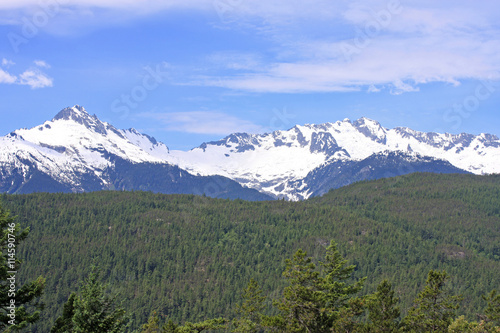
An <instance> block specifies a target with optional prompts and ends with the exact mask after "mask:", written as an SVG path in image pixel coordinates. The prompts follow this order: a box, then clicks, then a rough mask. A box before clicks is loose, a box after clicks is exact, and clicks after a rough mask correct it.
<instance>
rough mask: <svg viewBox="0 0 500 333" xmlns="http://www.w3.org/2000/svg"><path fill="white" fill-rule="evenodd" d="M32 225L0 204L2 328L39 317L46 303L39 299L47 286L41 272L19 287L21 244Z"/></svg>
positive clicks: (16, 327) (12, 327)
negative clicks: (23, 224)
mask: <svg viewBox="0 0 500 333" xmlns="http://www.w3.org/2000/svg"><path fill="white" fill-rule="evenodd" d="M28 233H29V228H26V229H23V230H21V226H20V225H19V224H18V223H16V222H15V220H14V218H13V217H11V216H10V212H9V211H7V210H5V209H4V208H3V207H2V206H1V205H0V330H2V331H11V332H12V331H17V330H20V329H22V328H24V327H26V326H28V325H29V324H32V323H34V322H36V321H37V320H39V318H40V311H41V310H43V307H44V305H43V303H41V302H40V301H39V298H40V296H42V293H43V289H44V287H45V279H44V278H42V277H41V276H40V277H38V278H37V279H36V280H35V281H32V282H29V283H26V284H24V285H23V286H21V287H20V288H18V287H17V283H16V282H17V280H18V279H19V277H18V274H17V272H18V270H19V268H20V265H21V263H22V262H21V260H20V259H19V258H18V253H19V244H20V243H21V241H23V240H24V239H26V237H28Z"/></svg>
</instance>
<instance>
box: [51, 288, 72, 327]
mask: <svg viewBox="0 0 500 333" xmlns="http://www.w3.org/2000/svg"><path fill="white" fill-rule="evenodd" d="M76 298H77V296H76V293H71V295H70V296H69V298H68V301H67V302H66V303H64V307H63V313H62V315H61V317H59V318H57V320H56V322H55V324H54V326H53V327H52V329H51V330H50V332H51V333H65V332H73V326H74V325H73V316H74V315H75V302H76Z"/></svg>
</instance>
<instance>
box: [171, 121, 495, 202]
mask: <svg viewBox="0 0 500 333" xmlns="http://www.w3.org/2000/svg"><path fill="white" fill-rule="evenodd" d="M384 151H402V152H415V153H417V154H418V156H429V157H433V158H436V159H441V160H445V161H448V162H450V163H451V164H452V165H453V166H455V167H457V168H459V169H463V170H466V171H469V172H472V173H475V174H487V173H498V172H500V163H498V161H500V140H499V139H498V137H496V136H494V135H489V134H481V135H478V136H474V135H471V134H459V135H452V134H438V133H423V132H418V131H414V130H411V129H408V128H401V127H400V128H395V129H386V128H384V127H382V126H381V125H380V124H379V123H378V122H376V121H373V120H370V119H367V118H361V119H358V120H356V121H350V120H349V119H345V120H344V121H337V122H335V123H325V124H321V125H304V126H295V127H293V128H292V129H290V130H288V131H276V132H273V133H268V134H256V135H250V134H245V133H236V134H231V135H230V136H228V137H226V138H224V139H222V140H220V141H216V142H208V143H204V144H202V145H201V146H200V147H197V148H194V149H192V150H190V151H188V152H183V151H171V152H170V156H169V161H170V162H171V163H175V164H177V165H179V166H180V167H182V168H185V169H186V170H188V171H191V172H193V173H199V174H203V175H212V174H218V175H223V176H226V177H229V178H231V179H234V180H237V181H238V182H240V183H241V184H244V185H245V186H248V187H251V188H255V189H258V190H259V191H263V192H265V193H269V194H272V195H275V196H278V197H280V196H285V197H287V198H289V199H296V198H307V197H308V195H309V194H308V193H305V192H303V191H302V190H303V189H305V188H306V187H307V186H306V184H303V186H302V188H296V189H290V188H287V187H289V184H298V182H297V180H300V179H303V178H304V177H306V176H307V175H308V174H309V172H311V171H312V170H314V169H316V168H319V167H322V166H324V165H327V164H329V163H333V162H335V163H338V162H339V161H340V162H342V161H361V160H364V159H366V158H368V157H369V156H371V155H372V154H374V153H380V152H384ZM301 191H302V192H301ZM293 192H296V193H298V194H299V195H298V196H296V195H294V194H292V193H293Z"/></svg>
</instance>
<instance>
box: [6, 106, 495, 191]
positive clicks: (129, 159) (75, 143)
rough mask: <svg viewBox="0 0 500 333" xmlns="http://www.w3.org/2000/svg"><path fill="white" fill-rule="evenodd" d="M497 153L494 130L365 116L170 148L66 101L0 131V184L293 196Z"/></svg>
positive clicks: (470, 165) (488, 164) (490, 163)
mask: <svg viewBox="0 0 500 333" xmlns="http://www.w3.org/2000/svg"><path fill="white" fill-rule="evenodd" d="M498 161H500V140H499V138H498V137H496V136H494V135H490V134H480V135H477V136H476V135H472V134H459V135H452V134H438V133H423V132H418V131H414V130H411V129H409V128H403V127H398V128H394V129H387V128H384V127H382V126H381V125H380V124H379V123H378V122H376V121H373V120H370V119H367V118H361V119H358V120H356V121H350V120H349V119H345V120H344V121H337V122H335V123H325V124H321V125H304V126H299V125H297V126H295V127H293V128H291V129H289V130H287V131H275V132H272V133H266V134H247V133H234V134H231V135H229V136H227V137H226V138H224V139H222V140H219V141H215V142H207V143H204V144H202V145H201V146H199V147H197V148H194V149H192V150H190V151H187V152H186V151H171V150H169V149H168V148H167V146H166V145H164V144H163V143H161V142H158V141H156V140H155V139H154V138H152V137H150V136H148V135H145V134H141V133H139V132H137V131H136V130H134V129H128V130H121V129H117V128H115V127H113V126H112V125H110V124H108V123H106V122H102V121H100V120H99V119H98V118H97V117H96V116H95V115H94V116H91V115H90V114H89V113H87V111H85V109H84V108H82V107H80V106H74V107H71V108H66V109H64V110H62V111H60V112H59V113H58V114H57V115H56V116H55V117H54V118H53V119H52V120H50V121H46V122H45V123H44V124H42V125H40V126H36V127H34V128H31V129H20V130H16V131H14V132H12V133H10V134H8V135H6V136H4V137H1V138H0V192H9V193H26V192H33V191H51V192H54V191H65V192H69V191H71V192H82V191H95V190H102V189H123V190H132V189H140V190H150V191H155V192H163V193H198V194H202V193H206V194H207V195H211V196H215V197H229V198H236V197H241V198H243V199H252V200H261V199H264V200H265V199H270V198H271V197H273V198H282V197H284V198H287V199H290V200H300V199H306V198H309V197H311V196H315V195H321V194H323V193H325V192H327V191H328V190H329V189H331V188H335V187H340V186H343V185H347V184H350V183H352V182H354V181H358V180H363V179H375V178H381V177H389V176H396V175H401V174H406V173H410V172H417V171H421V172H422V171H426V172H440V173H451V172H454V173H455V172H471V173H475V174H489V173H498V172H500V164H499V163H498ZM241 185H243V187H242V186H241ZM257 191H259V192H260V193H259V192H257ZM207 192H208V193H207Z"/></svg>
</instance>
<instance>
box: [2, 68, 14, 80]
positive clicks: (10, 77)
mask: <svg viewBox="0 0 500 333" xmlns="http://www.w3.org/2000/svg"><path fill="white" fill-rule="evenodd" d="M16 80H17V78H16V77H15V76H13V75H11V74H9V73H7V72H6V71H4V70H3V69H1V68H0V83H7V84H13V83H15V82H16Z"/></svg>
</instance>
